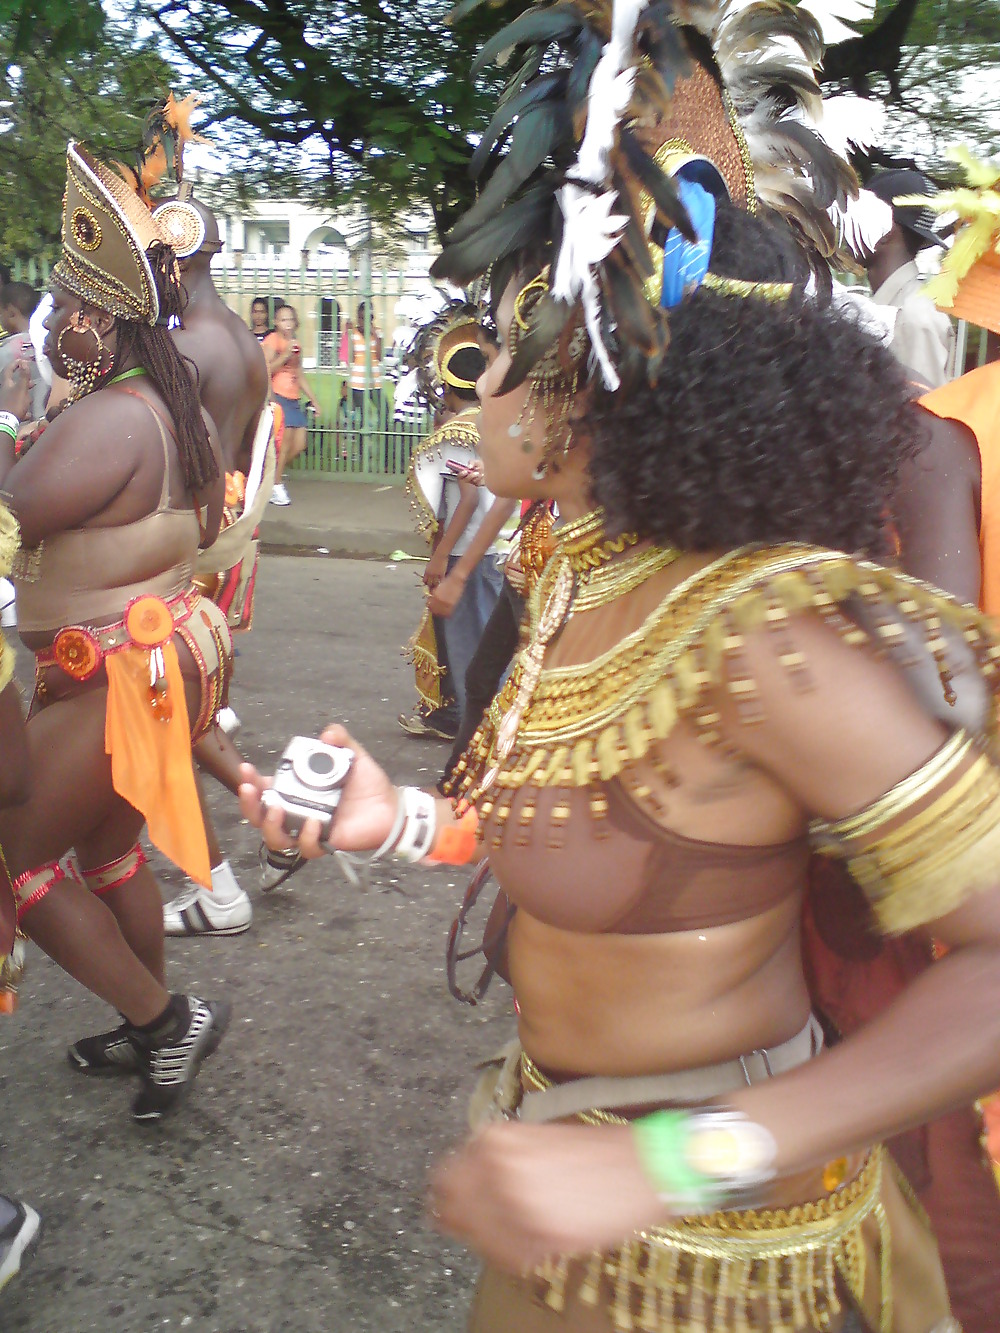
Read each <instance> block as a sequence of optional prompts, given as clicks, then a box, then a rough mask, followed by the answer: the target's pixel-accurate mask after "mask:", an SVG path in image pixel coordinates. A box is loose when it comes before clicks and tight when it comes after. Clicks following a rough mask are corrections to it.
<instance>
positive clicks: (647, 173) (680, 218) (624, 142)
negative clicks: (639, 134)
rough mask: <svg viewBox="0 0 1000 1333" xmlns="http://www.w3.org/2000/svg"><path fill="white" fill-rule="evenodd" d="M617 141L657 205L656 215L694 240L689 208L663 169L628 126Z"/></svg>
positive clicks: (637, 178) (634, 172) (633, 171)
mask: <svg viewBox="0 0 1000 1333" xmlns="http://www.w3.org/2000/svg"><path fill="white" fill-rule="evenodd" d="M619 143H620V144H621V149H622V152H623V153H624V154H625V161H626V162H627V163H628V168H629V170H630V171H631V173H632V175H633V176H635V178H636V180H638V181H639V183H640V184H641V185H642V186H643V188H644V189H645V191H646V193H647V194H648V195H649V197H650V198H651V199H652V201H653V203H654V204H655V205H656V211H657V214H658V216H659V217H660V218H662V219H663V221H664V222H665V223H666V224H667V225H668V226H671V227H677V228H678V230H679V231H680V232H681V233H682V234H683V235H684V236H686V237H687V239H688V240H689V241H695V240H697V239H698V238H697V236H696V235H695V230H694V227H693V226H692V225H691V219H690V218H689V217H688V211H687V209H686V208H685V207H684V205H683V203H682V202H681V197H680V195H679V194H678V193H677V187H676V186H675V185H674V183H673V181H672V180H671V179H670V177H669V176H668V175H667V174H666V172H665V171H663V170H661V168H660V167H658V166H657V165H656V163H655V162H654V161H653V159H652V158H651V157H650V156H649V154H648V153H647V152H646V150H645V148H643V146H642V144H640V142H639V140H638V139H637V138H636V137H635V135H634V134H633V133H632V131H631V130H628V129H623V130H622V131H621V134H620V135H619Z"/></svg>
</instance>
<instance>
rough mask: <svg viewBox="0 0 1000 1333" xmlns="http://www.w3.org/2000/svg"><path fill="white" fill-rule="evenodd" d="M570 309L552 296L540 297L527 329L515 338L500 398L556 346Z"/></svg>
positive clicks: (499, 390) (525, 376) (500, 390)
mask: <svg viewBox="0 0 1000 1333" xmlns="http://www.w3.org/2000/svg"><path fill="white" fill-rule="evenodd" d="M573 310H574V307H573V306H572V305H567V304H566V303H565V301H557V300H556V299H555V297H554V296H552V295H551V294H547V295H545V296H543V297H542V298H541V300H540V301H539V302H538V303H537V304H536V305H535V308H534V309H533V310H532V312H531V319H530V323H529V326H528V330H527V332H525V333H522V334H521V336H520V337H519V338H518V340H517V347H516V348H515V350H514V355H513V357H512V358H511V363H510V369H509V370H508V371H507V374H506V375H505V376H504V378H503V383H502V384H501V385H500V388H499V389H498V391H497V392H498V394H499V395H500V396H501V397H502V396H503V394H505V393H510V391H511V389H516V388H517V386H518V385H519V384H523V383H524V381H525V380H526V379H527V377H528V373H529V371H530V370H531V368H532V366H534V365H536V364H537V363H538V362H539V361H540V360H541V359H542V357H543V356H544V355H545V353H546V352H548V351H549V350H550V349H551V348H553V347H554V346H555V345H556V343H557V342H558V341H559V338H560V337H561V335H562V332H563V329H565V327H566V324H567V321H568V320H569V317H570V315H571V314H572V313H573Z"/></svg>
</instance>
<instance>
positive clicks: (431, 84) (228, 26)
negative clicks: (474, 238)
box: [138, 0, 523, 232]
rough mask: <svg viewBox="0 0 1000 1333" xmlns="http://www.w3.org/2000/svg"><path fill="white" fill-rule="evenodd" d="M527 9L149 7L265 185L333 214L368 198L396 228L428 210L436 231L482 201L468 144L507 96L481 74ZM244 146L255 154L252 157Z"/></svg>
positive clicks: (178, 2) (298, 1)
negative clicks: (454, 17)
mask: <svg viewBox="0 0 1000 1333" xmlns="http://www.w3.org/2000/svg"><path fill="white" fill-rule="evenodd" d="M522 7H523V5H519V4H517V3H507V2H506V0H501V2H500V3H496V4H494V3H489V4H483V5H482V6H481V7H480V12H477V13H476V14H475V15H474V16H473V17H472V18H471V19H470V20H469V21H467V22H465V23H461V24H459V25H458V26H457V27H455V28H452V27H449V26H448V25H447V23H446V22H445V19H446V15H447V14H448V11H449V9H450V8H451V3H450V0H424V2H423V3H415V2H414V0H154V3H152V4H151V5H150V4H145V3H140V4H139V6H138V10H139V11H140V12H142V13H145V14H146V15H147V16H148V17H152V19H153V21H154V22H155V23H156V25H157V27H158V29H159V31H160V33H161V35H162V37H163V38H164V40H165V41H167V42H168V43H169V44H170V46H171V47H172V48H173V49H174V50H175V51H176V52H179V53H180V54H181V55H182V56H183V57H184V58H185V60H186V61H187V62H188V63H189V64H190V65H191V66H192V67H193V68H194V69H195V70H196V71H197V81H198V86H199V88H200V90H201V91H203V93H204V94H205V97H206V105H205V109H206V110H207V111H208V113H209V117H208V120H209V129H208V132H209V133H211V126H212V123H213V122H214V124H215V125H216V126H217V127H218V129H219V131H221V133H220V134H219V135H218V137H219V138H220V141H221V140H222V138H223V136H224V138H225V142H226V145H227V148H230V149H234V148H235V150H236V151H234V152H233V154H232V155H233V157H234V159H235V160H241V159H242V160H241V171H242V169H243V163H244V162H245V165H246V171H247V174H249V176H250V177H251V178H253V179H255V180H257V181H258V182H260V183H261V184H262V185H264V186H267V185H268V184H270V185H271V186H272V187H273V188H274V189H276V190H278V189H280V190H282V191H285V192H287V191H288V190H289V188H290V187H291V188H293V189H294V190H295V191H296V193H297V195H298V197H300V198H301V197H309V198H312V199H313V200H315V201H318V202H322V203H325V204H326V205H328V206H331V207H332V206H337V207H343V206H344V205H345V204H346V203H348V202H350V201H351V200H353V199H356V198H363V199H364V201H365V204H366V207H367V208H368V210H369V213H370V214H371V216H372V217H374V218H375V219H378V220H382V221H384V222H386V223H388V222H389V221H390V220H391V219H392V218H393V217H394V216H395V215H396V214H397V213H398V212H399V210H400V208H401V207H405V206H406V205H409V204H413V203H416V202H421V203H423V204H425V205H430V207H431V209H432V210H433V212H434V217H435V221H436V224H437V228H438V230H439V231H440V232H443V231H445V230H447V228H448V226H449V225H450V223H451V222H452V221H453V220H454V218H455V217H456V216H457V215H458V213H459V212H461V210H462V209H463V208H465V207H466V206H467V205H468V204H469V202H470V201H471V198H472V188H473V187H472V184H471V181H470V179H469V176H468V172H467V166H468V161H469V157H470V156H471V145H470V144H469V142H468V138H467V135H468V133H469V131H470V130H471V129H473V128H475V127H476V126H479V125H482V124H484V123H485V121H486V120H487V119H488V115H489V110H490V101H491V98H493V99H494V100H495V97H496V94H497V91H498V89H499V87H500V83H499V81H498V80H495V82H494V86H492V87H491V85H490V81H489V79H487V80H479V81H478V83H474V82H473V81H472V79H471V78H470V77H469V70H470V67H471V65H472V61H473V58H474V56H475V53H476V50H477V49H478V47H479V46H480V45H481V42H482V40H483V37H484V34H485V33H486V32H487V31H492V30H494V28H495V27H496V25H497V24H498V23H500V22H502V21H503V20H505V19H506V18H509V17H511V16H512V15H514V14H516V13H517V11H518V9H519V8H522ZM241 150H243V151H242V152H241Z"/></svg>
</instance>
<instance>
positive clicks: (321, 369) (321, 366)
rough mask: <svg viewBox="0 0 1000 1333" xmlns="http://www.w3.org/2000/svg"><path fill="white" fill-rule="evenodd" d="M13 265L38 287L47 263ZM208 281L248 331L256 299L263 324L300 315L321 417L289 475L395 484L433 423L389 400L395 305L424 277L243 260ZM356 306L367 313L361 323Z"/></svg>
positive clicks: (426, 287) (392, 396)
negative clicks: (359, 348) (349, 341)
mask: <svg viewBox="0 0 1000 1333" xmlns="http://www.w3.org/2000/svg"><path fill="white" fill-rule="evenodd" d="M12 267H13V276H14V278H15V279H17V280H18V281H22V282H30V283H31V284H32V285H33V286H35V287H37V288H39V289H42V288H44V287H45V286H46V285H47V284H48V281H49V275H50V266H49V264H48V263H46V262H44V261H36V260H28V261H27V262H20V261H15V263H14V265H13V266H12ZM213 278H214V280H215V285H216V288H217V289H218V291H219V294H220V295H221V296H222V298H223V300H224V301H225V302H226V304H227V305H228V306H229V307H230V309H232V310H233V311H235V313H236V314H238V315H239V316H240V318H241V319H242V320H244V322H246V323H247V324H249V322H250V306H251V304H252V302H253V301H255V300H258V299H262V300H264V301H266V302H267V304H268V315H269V323H273V317H274V311H275V308H276V307H277V306H278V305H280V304H282V303H285V304H288V305H291V306H293V307H294V308H295V310H296V312H297V314H298V317H299V329H298V341H299V342H300V344H301V346H302V363H303V375H304V378H305V380H306V382H307V383H308V385H309V388H310V389H311V390H312V393H313V395H314V396H315V398H316V400H317V402H318V404H319V411H318V412H317V413H316V414H315V416H313V417H311V419H310V424H309V427H308V433H307V442H306V449H305V452H304V453H303V454H302V455H301V457H300V458H299V459H297V460H296V462H295V463H294V464H293V465H292V469H291V470H292V471H297V472H307V473H322V474H326V475H331V476H338V477H343V478H351V477H357V478H363V479H367V480H372V479H383V480H384V481H386V482H387V483H388V484H398V483H400V482H401V481H402V480H403V479H404V478H405V476H406V472H407V469H408V467H409V462H410V455H411V454H412V452H413V450H414V448H415V447H416V445H417V444H419V442H420V441H421V440H422V439H423V438H424V436H425V435H426V434H427V433H428V432H429V431H430V429H431V424H432V423H431V420H430V417H429V416H428V415H427V413H426V412H425V411H424V410H423V409H422V408H421V407H419V405H418V404H416V403H415V402H413V401H407V402H404V401H402V398H401V396H399V395H397V387H398V383H399V380H400V378H401V377H402V375H403V373H404V370H405V367H404V364H403V348H402V346H401V344H397V343H395V342H394V334H395V333H396V331H397V328H398V327H399V326H400V325H401V324H403V325H404V326H405V321H401V320H400V318H399V317H398V315H397V306H398V305H399V302H400V301H401V300H402V299H403V298H404V297H409V298H419V297H428V296H429V295H430V294H431V292H432V290H433V289H432V287H431V285H430V283H429V280H428V279H427V277H426V275H425V274H422V273H421V272H419V271H417V270H414V271H406V270H402V271H398V270H397V271H391V270H388V269H385V270H381V271H375V272H373V273H372V274H371V275H370V277H369V276H368V275H367V274H364V275H363V274H361V273H359V272H357V271H354V272H352V271H347V270H341V271H337V270H327V269H324V268H316V267H312V266H309V267H306V266H305V265H303V266H301V267H298V268H296V267H294V266H292V265H282V264H278V263H274V262H264V257H263V256H257V255H253V256H251V255H248V256H245V257H244V261H243V263H241V264H236V263H234V262H232V260H231V259H230V262H229V264H228V265H225V266H223V265H217V266H216V267H214V268H213ZM362 304H364V305H365V307H366V310H365V312H364V314H363V317H362V321H361V323H360V324H359V321H358V308H359V306H361V305H362ZM348 320H351V321H352V322H353V323H354V325H355V326H356V327H358V328H359V332H361V333H362V336H363V338H364V342H365V348H366V353H365V362H364V366H363V373H361V374H360V375H359V374H358V373H357V372H356V375H355V387H354V388H353V389H352V386H351V367H350V366H349V365H347V364H345V360H344V358H343V356H342V353H343V352H344V350H345V349H344V346H343V343H344V332H345V328H346V325H347V321H348ZM362 325H363V328H362V327H361V326H362ZM374 334H377V335H378V338H379V339H380V341H381V348H382V355H381V357H378V356H374V355H373V353H372V348H373V343H374V338H373V335H374ZM358 371H362V368H361V367H359V368H358ZM362 381H363V385H362Z"/></svg>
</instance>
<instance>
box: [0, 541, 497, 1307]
mask: <svg viewBox="0 0 1000 1333" xmlns="http://www.w3.org/2000/svg"><path fill="white" fill-rule="evenodd" d="M413 568H414V567H413V566H407V565H401V566H399V567H397V568H392V567H387V566H385V565H382V564H376V563H369V562H362V561H339V560H306V559H298V558H290V557H286V558H278V557H273V558H268V559H265V561H264V562H263V565H262V568H261V574H260V593H259V597H258V610H257V623H256V625H255V628H254V631H253V633H252V635H250V636H249V638H245V639H243V641H242V647H241V657H240V659H239V661H238V663H237V671H238V679H237V683H236V685H235V686H234V690H233V702H234V705H235V707H236V708H237V710H238V712H239V713H240V715H241V716H242V718H243V720H244V731H243V733H242V736H241V745H242V746H243V749H244V751H245V752H246V753H247V755H248V756H249V757H250V758H251V759H253V760H254V761H255V762H259V763H261V764H262V765H265V764H267V763H268V762H269V761H271V760H273V756H274V755H275V754H276V753H278V752H279V751H280V749H281V747H282V744H283V742H284V740H285V738H286V737H288V736H289V735H291V734H293V733H295V732H306V733H314V732H315V731H316V730H318V729H319V727H320V726H321V724H322V723H324V722H325V721H327V720H329V719H334V718H340V719H342V720H344V721H345V722H347V723H348V724H349V725H350V726H351V727H352V728H353V729H354V730H355V732H356V734H357V735H358V736H359V737H362V738H363V739H364V740H365V741H366V743H367V744H368V745H369V746H370V748H372V749H373V751H374V752H375V753H376V754H377V755H378V756H379V757H380V758H381V759H383V760H384V762H385V763H386V765H387V767H388V768H389V770H390V771H391V772H392V773H393V774H394V775H397V776H398V777H399V778H401V779H402V780H405V781H407V782H425V781H428V780H429V779H430V778H431V776H432V775H434V774H435V773H436V766H437V764H438V763H439V762H440V761H441V758H442V757H443V754H442V747H441V746H439V745H432V744H430V743H425V742H415V741H412V740H409V739H407V738H405V737H403V736H402V733H400V732H399V731H398V728H396V726H395V718H396V715H397V713H398V712H400V710H401V709H403V708H407V707H409V706H410V704H411V703H412V698H413V695H412V685H411V676H410V670H409V668H408V667H407V665H406V663H405V662H404V661H403V659H402V657H401V655H400V644H401V643H403V642H405V640H406V639H407V638H408V636H409V633H410V631H411V629H412V627H413V624H414V623H415V619H416V615H417V611H418V606H419V597H418V593H417V591H416V575H415V574H414V572H413ZM213 808H214V811H215V814H216V816H217V820H218V824H219V828H220V832H221V834H222V839H223V843H224V845H225V846H227V848H228V849H229V851H230V856H231V859H232V861H233V865H234V867H235V869H236V871H237V873H238V875H239V877H240V879H241V880H242V882H243V883H244V885H245V886H246V887H248V888H249V889H250V891H251V894H252V896H253V897H254V904H255V913H256V915H255V920H254V925H253V928H252V930H251V932H250V933H249V934H246V935H242V936H238V937H236V938H233V939H229V940H193V941H169V942H168V966H169V980H170V982H171V984H172V986H174V987H175V988H184V989H187V990H190V991H192V992H195V993H198V994H203V995H208V996H214V995H219V996H222V995H225V996H227V997H228V998H230V999H231V1000H232V1002H233V1006H234V1011H235V1015H234V1020H233V1026H232V1029H231V1030H230V1033H229V1036H228V1037H227V1039H226V1041H225V1042H224V1043H223V1045H222V1047H221V1049H220V1050H219V1052H218V1054H217V1055H216V1056H215V1058H214V1059H213V1060H211V1061H210V1062H209V1063H208V1064H207V1065H206V1066H205V1067H204V1069H203V1071H202V1074H201V1077H200V1079H199V1080H198V1083H197V1085H196V1087H195V1089H194V1092H193V1093H192V1096H191V1098H190V1100H189V1101H188V1103H187V1104H186V1105H185V1106H184V1107H183V1108H182V1109H181V1111H180V1112H179V1113H178V1114H177V1116H176V1117H175V1118H174V1119H173V1120H171V1121H170V1122H168V1123H167V1124H166V1125H164V1126H161V1127H159V1128H150V1127H146V1128H140V1127H138V1126H136V1125H134V1124H133V1123H132V1121H131V1120H130V1118H129V1115H128V1103H129V1098H130V1094H131V1091H132V1085H131V1082H130V1081H122V1080H98V1081H93V1080H88V1079H86V1078H85V1077H83V1076H81V1075H80V1074H78V1073H76V1072H75V1071H73V1070H72V1069H71V1068H70V1067H69V1065H68V1063H67V1061H66V1058H65V1048H66V1046H67V1044H68V1043H69V1042H70V1041H72V1040H73V1039H75V1038H76V1037H78V1036H82V1035H84V1034H85V1033H89V1032H95V1031H99V1030H101V1028H102V1027H103V1026H107V1025H108V1020H109V1018H110V1017H111V1016H110V1015H109V1013H108V1011H107V1009H106V1008H105V1007H104V1006H103V1005H102V1004H101V1003H100V1002H99V1001H97V1000H95V999H93V998H92V997H90V996H88V995H86V994H85V993H84V992H82V991H81V990H80V989H79V988H78V987H76V986H75V985H74V984H73V983H72V982H70V981H69V979H68V978H66V977H65V976H64V975H63V974H62V973H61V972H59V971H58V970H57V969H56V968H55V967H54V966H53V965H51V964H50V963H49V962H48V961H47V960H45V959H43V958H42V957H41V956H40V955H39V954H38V953H37V951H34V950H32V954H31V958H30V972H29V975H28V977H27V978H26V980H25V983H24V987H23V991H22V997H21V1007H20V1009H19V1011H18V1013H17V1015H16V1017H15V1018H14V1019H6V1020H3V1019H0V1099H2V1100H0V1105H2V1106H3V1108H4V1110H3V1120H2V1122H0V1145H2V1153H0V1180H2V1182H3V1186H4V1188H5V1189H6V1190H8V1191H10V1192H13V1193H16V1194H19V1195H21V1196H23V1197H24V1198H25V1199H27V1200H29V1201H30V1202H32V1203H33V1204H34V1205H35V1206H36V1207H37V1208H38V1209H39V1211H40V1212H41V1214H42V1216H43V1221H44V1227H45V1231H44V1233H43V1238H42V1242H41V1245H40V1247H39V1249H38V1251H37V1253H36V1254H35V1256H34V1257H33V1259H32V1260H31V1261H30V1266H29V1267H28V1268H27V1269H26V1271H25V1273H24V1274H23V1275H22V1277H21V1278H20V1279H19V1280H18V1281H17V1282H16V1283H14V1284H12V1286H11V1287H9V1288H8V1289H7V1292H6V1293H5V1296H4V1297H2V1298H0V1328H2V1329H3V1330H4V1333H85V1331H89V1330H101V1331H102V1333H146V1331H147V1330H154V1329H168V1330H176V1329H191V1330H194V1331H195V1333H279V1331H281V1333H284V1331H285V1330H288V1333H292V1331H293V1330H294V1333H320V1331H321V1330H322V1333H349V1331H353V1330H379V1333H404V1330H405V1331H406V1333H413V1331H414V1330H421V1331H423V1330H427V1331H428V1333H430V1331H431V1330H435V1331H436V1330H440V1331H441V1333H444V1331H445V1330H448V1333H452V1331H455V1333H457V1330H459V1329H460V1328H462V1327H463V1312H464V1309H465V1307H466V1304H467V1301H468V1297H469V1292H470V1290H471V1286H472V1283H473V1280H474V1272H475V1264H474V1262H473V1261H472V1260H471V1259H470V1258H469V1257H468V1256H467V1255H465V1254H463V1253H462V1252H460V1251H458V1250H457V1249H454V1248H453V1247H451V1246H449V1245H447V1244H446V1243H445V1242H444V1241H443V1240H442V1239H441V1238H440V1237H438V1236H437V1235H435V1234H434V1233H433V1232H431V1231H429V1230H427V1229H425V1227H424V1226H423V1224H422V1221H421V1194H422V1188H423V1183H424V1179H425V1175H426V1171H427V1168H428V1164H429V1163H430V1162H431V1161H432V1160H433V1159H434V1158H435V1156H437V1155H438V1154H440V1153H441V1152H442V1150H443V1149H444V1148H445V1146H446V1145H447V1144H448V1143H449V1142H450V1141H452V1140H453V1139H454V1138H455V1137H456V1136H457V1135H458V1134H460V1133H461V1130H462V1127H463V1124H464V1108H465V1101H466V1096H467V1092H468V1089H469V1085H470V1071H471V1066H472V1064H473V1061H474V1060H475V1059H477V1058H481V1057H482V1056H484V1055H487V1054H489V1053H491V1052H492V1051H493V1050H495V1049H496V1048H498V1047H499V1046H500V1045H501V1044H502V1042H503V1041H504V1040H505V1039H506V1038H507V1036H508V1035H509V1034H510V1031H511V1027H512V1018H511V1012H510V1009H509V1005H508V998H509V996H508V994H505V993H503V991H502V988H499V989H498V991H497V993H496V994H495V995H491V996H490V997H489V1000H488V1002H487V1005H486V1007H485V1008H484V1009H481V1010H463V1009H462V1008H461V1007H460V1006H458V1005H457V1004H455V1002H454V1001H452V1000H451V999H450V997H449V996H448V994H447V990H446V987H445V979H444V968H443V951H444V939H445V936H446V933H447V928H448V924H449V922H450V920H451V917H452V915H453V910H454V906H455V903H456V902H457V900H458V897H459V896H460V894H461V888H462V885H463V883H464V879H463V877H462V876H461V875H451V876H449V874H448V873H447V872H446V871H443V870H437V871H432V872H427V871H426V870H421V869H420V868H406V869H403V870H397V869H395V868H392V867H387V868H386V869H384V870H383V871H382V872H381V874H380V875H379V876H378V878H377V879H376V880H375V881H374V883H373V886H372V889H371V891H370V892H369V893H368V894H366V895H359V894H358V893H357V892H355V891H354V890H352V889H351V888H350V887H349V886H347V885H346V884H345V883H344V882H343V881H340V880H338V878H337V876H336V874H335V873H334V872H333V869H332V866H331V865H330V864H328V863H323V864H321V865H319V866H316V867H310V868H307V869H306V870H305V871H304V872H302V874H301V875H300V876H298V877H297V878H296V879H295V880H294V881H293V882H292V885H291V886H289V888H288V889H287V890H279V891H278V892H277V893H275V894H273V895H271V896H270V897H267V898H261V897H260V894H259V892H258V890H257V887H256V885H257V871H256V868H255V858H256V841H255V839H254V838H253V837H252V836H251V834H250V831H249V830H248V829H247V828H245V827H241V826H240V824H239V821H238V817H237V814H236V811H235V809H234V807H233V803H232V801H231V799H230V798H229V797H228V794H226V793H223V792H221V791H217V792H216V794H215V795H214V796H213ZM160 864H161V866H162V863H160ZM162 868H163V874H162V883H163V888H164V893H165V894H166V895H168V896H172V894H173V893H174V892H176V891H177V889H178V887H179V877H178V874H177V872H176V871H174V870H172V869H170V868H166V867H162Z"/></svg>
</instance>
